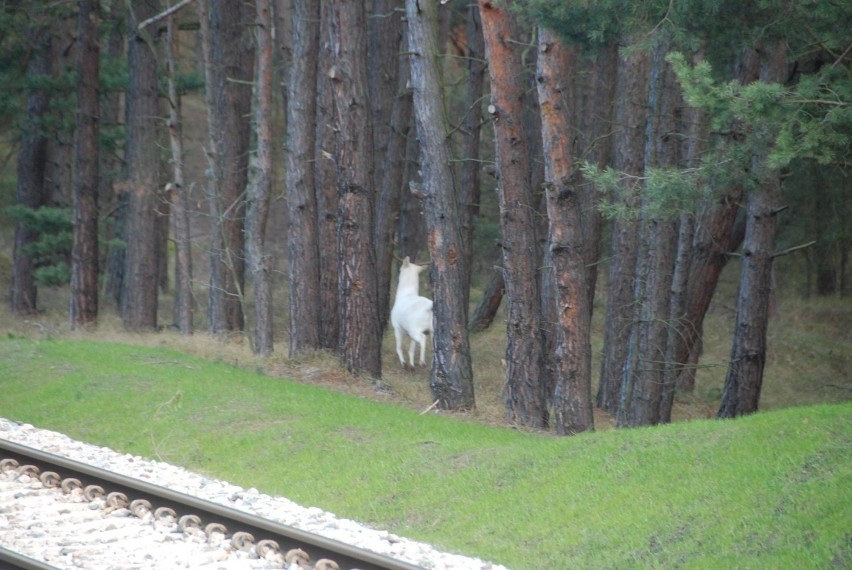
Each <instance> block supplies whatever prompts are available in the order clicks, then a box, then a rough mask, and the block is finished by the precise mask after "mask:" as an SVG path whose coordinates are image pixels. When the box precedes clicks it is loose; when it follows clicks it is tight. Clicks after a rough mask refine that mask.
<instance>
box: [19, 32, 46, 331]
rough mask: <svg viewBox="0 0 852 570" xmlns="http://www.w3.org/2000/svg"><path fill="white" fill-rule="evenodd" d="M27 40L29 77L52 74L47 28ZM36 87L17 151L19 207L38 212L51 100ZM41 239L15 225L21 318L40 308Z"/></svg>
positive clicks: (43, 192) (43, 185) (42, 193)
mask: <svg viewBox="0 0 852 570" xmlns="http://www.w3.org/2000/svg"><path fill="white" fill-rule="evenodd" d="M27 40H28V42H29V43H30V44H31V45H32V48H33V53H32V55H31V57H30V60H29V62H28V63H27V76H28V77H29V78H30V79H32V80H36V79H38V78H42V77H44V76H48V75H50V73H51V52H52V49H51V35H50V32H49V30H48V28H46V27H40V26H34V27H32V28H30V29H29V30H27ZM33 85H34V86H33V87H32V88H31V90H30V91H29V93H28V95H27V110H26V119H25V122H24V132H23V133H22V136H21V144H20V148H19V150H18V163H17V174H18V185H17V193H16V200H15V201H16V204H18V205H20V206H24V207H26V208H31V209H38V208H40V207H42V206H46V205H47V204H48V202H49V197H50V193H49V187H48V185H47V183H46V180H45V171H46V170H47V152H48V141H47V137H46V136H45V134H44V133H43V132H42V130H41V128H40V126H39V125H40V123H41V121H42V119H43V118H44V116H45V115H46V114H47V112H48V109H49V104H50V97H49V95H48V92H47V89H46V88H45V87H37V85H39V82H38V81H33ZM36 240H38V232H37V231H36V230H34V229H31V228H29V227H27V226H26V225H25V224H24V223H22V222H18V223H17V224H16V225H15V244H14V248H13V253H12V288H11V291H10V295H9V308H10V309H11V311H12V312H13V313H15V314H18V315H29V314H33V313H35V312H36V310H37V309H38V305H37V300H38V287H37V286H36V281H35V262H34V261H33V256H32V254H31V253H29V252H28V251H27V246H29V245H30V244H32V243H33V242H35V241H36Z"/></svg>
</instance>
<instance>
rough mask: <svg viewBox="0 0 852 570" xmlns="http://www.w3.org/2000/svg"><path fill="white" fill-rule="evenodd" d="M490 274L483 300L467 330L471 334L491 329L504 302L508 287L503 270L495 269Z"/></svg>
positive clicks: (475, 310) (500, 268)
mask: <svg viewBox="0 0 852 570" xmlns="http://www.w3.org/2000/svg"><path fill="white" fill-rule="evenodd" d="M490 273H491V275H490V277H489V278H488V282H487V283H486V284H485V290H484V291H483V292H482V299H481V300H480V301H479V304H478V305H477V306H476V308H475V309H474V310H473V315H472V316H471V317H470V324H469V325H468V327H467V328H468V330H469V331H470V332H471V333H477V332H482V331H484V330H486V329H487V328H488V327H490V326H491V323H492V322H494V317H496V316H497V311H498V310H499V309H500V303H502V302H503V293H504V289H505V287H506V284H505V283H504V282H503V268H502V267H495V268H494V270H493V271H491V272H490Z"/></svg>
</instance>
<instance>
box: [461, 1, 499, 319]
mask: <svg viewBox="0 0 852 570" xmlns="http://www.w3.org/2000/svg"><path fill="white" fill-rule="evenodd" d="M465 37H466V38H467V54H466V56H467V89H466V91H465V97H466V99H465V103H466V113H465V116H464V121H463V125H464V129H463V131H464V140H463V142H462V148H463V150H462V157H463V162H462V164H461V168H460V171H459V183H460V184H459V224H460V227H461V239H462V242H461V243H462V259H463V260H465V262H464V263H463V264H462V265H463V267H462V285H463V289H462V291H463V295H464V300H463V303H462V304H463V305H464V307H465V308H467V307H468V305H469V303H470V285H471V280H472V272H473V267H474V247H473V240H474V234H475V230H476V218H477V216H478V215H479V202H480V194H481V191H480V186H481V183H482V181H481V176H480V173H481V163H480V160H479V159H480V151H479V148H480V139H481V136H480V133H481V131H482V122H483V121H482V110H483V109H482V100H483V97H482V93H483V88H484V87H485V73H486V71H487V70H488V66H487V64H486V62H485V39H484V38H483V37H482V20H481V18H480V17H479V6H477V5H476V4H475V3H471V4H470V5H469V6H468V7H467V24H466V28H465ZM501 290H502V285H501ZM497 305H498V306H499V302H498V303H497Z"/></svg>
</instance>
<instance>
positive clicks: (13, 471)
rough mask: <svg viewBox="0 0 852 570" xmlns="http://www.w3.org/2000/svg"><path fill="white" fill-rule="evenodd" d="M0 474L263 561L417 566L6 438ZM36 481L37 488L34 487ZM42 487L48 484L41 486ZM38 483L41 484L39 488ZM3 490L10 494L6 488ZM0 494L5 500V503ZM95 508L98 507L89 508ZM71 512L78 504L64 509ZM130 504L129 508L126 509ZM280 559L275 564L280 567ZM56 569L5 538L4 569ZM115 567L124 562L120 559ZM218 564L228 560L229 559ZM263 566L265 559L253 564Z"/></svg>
mask: <svg viewBox="0 0 852 570" xmlns="http://www.w3.org/2000/svg"><path fill="white" fill-rule="evenodd" d="M0 478H2V479H6V480H11V479H20V480H22V481H23V482H24V483H28V486H27V487H26V488H27V489H29V491H27V492H22V491H18V492H16V493H15V495H14V496H16V497H19V498H17V499H15V500H24V499H23V498H24V497H25V496H27V495H42V494H45V493H52V494H54V495H56V496H60V495H63V494H64V495H69V494H77V495H81V494H82V495H83V497H84V498H85V500H87V501H91V502H96V503H97V504H98V505H99V506H101V507H102V508H104V509H107V510H110V511H116V510H120V511H122V512H127V516H129V517H135V518H139V519H144V520H146V521H148V522H149V523H150V524H151V525H155V524H158V523H162V522H165V523H167V524H172V525H175V524H176V528H177V529H179V530H180V531H181V532H182V533H183V534H186V535H188V536H191V537H193V539H194V540H195V541H196V542H197V541H198V540H203V539H204V538H206V539H208V540H214V539H215V540H227V541H229V547H230V548H229V549H230V550H231V551H232V552H235V553H241V555H242V556H243V558H254V559H258V560H264V561H266V562H265V563H268V565H265V566H263V567H266V568H271V567H279V568H287V569H290V568H293V569H295V568H304V569H309V568H312V569H316V570H333V569H340V570H355V569H358V570H415V569H417V568H421V567H420V566H415V565H413V564H410V563H408V562H404V561H401V560H397V559H395V558H391V557H389V556H385V555H382V554H378V553H375V552H372V551H369V550H364V549H361V548H358V547H354V546H351V545H348V544H345V543H342V542H339V541H336V540H331V539H328V538H326V537H323V536H319V535H316V534H313V533H309V532H306V531H304V530H301V529H298V528H294V527H291V526H287V525H284V524H281V523H278V522H275V521H271V520H268V519H264V518H260V517H258V516H255V515H252V514H250V513H246V512H242V511H239V510H236V509H232V508H229V507H227V506H225V505H220V504H217V503H213V502H209V501H205V500H203V499H199V498H197V497H193V496H190V495H186V494H183V493H179V492H176V491H173V490H171V489H168V488H165V487H159V486H157V485H153V484H151V483H148V482H145V481H141V480H138V479H134V478H131V477H127V476H124V475H121V474H118V473H114V472H111V471H106V470H103V469H100V468H97V467H94V466H91V465H87V464H84V463H79V462H77V461H73V460H71V459H68V458H65V457H61V456H58V455H54V454H51V453H46V452H44V451H41V450H38V449H34V448H31V447H27V446H25V445H21V444H19V443H15V442H11V441H7V440H4V439H0ZM36 488H37V489H36ZM42 488H43V489H44V491H42ZM33 489H36V490H33ZM4 496H5V495H4ZM2 501H3V500H2V499H0V507H2ZM87 508H88V509H89V510H93V507H87ZM65 510H66V511H68V512H70V511H71V510H73V509H69V508H66V509H65ZM128 511H129V512H128ZM276 565H277V566H276ZM7 567H8V568H25V569H37V570H41V569H45V568H52V566H50V565H49V564H45V563H44V562H41V561H39V560H36V559H30V558H29V557H28V556H27V555H25V554H22V553H20V552H15V551H11V550H7V549H5V548H3V547H2V545H0V568H7ZM116 567H121V566H120V565H117V566H116ZM220 567H227V566H225V565H224V564H223V565H221V566H220ZM255 567H261V566H255Z"/></svg>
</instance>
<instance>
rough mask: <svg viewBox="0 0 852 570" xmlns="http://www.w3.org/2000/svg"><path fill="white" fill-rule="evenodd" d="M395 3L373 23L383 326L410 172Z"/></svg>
mask: <svg viewBox="0 0 852 570" xmlns="http://www.w3.org/2000/svg"><path fill="white" fill-rule="evenodd" d="M396 4H397V2H394V1H392V0H374V2H373V17H372V18H371V21H370V25H369V32H370V37H369V44H368V52H369V53H368V56H367V57H368V60H369V61H370V68H369V71H370V88H371V89H370V101H371V103H372V116H373V126H374V129H373V149H374V153H375V154H374V157H373V160H374V162H373V171H374V172H375V179H376V180H375V181H376V184H377V185H378V196H377V199H376V218H375V231H374V234H373V243H374V244H375V247H376V288H377V291H378V306H379V326H380V327H381V329H380V330H381V333H382V334H383V333H384V330H385V327H386V326H387V322H388V319H389V318H390V289H391V274H392V266H393V255H394V246H395V244H396V240H395V236H394V234H395V232H396V228H397V220H398V219H399V211H400V198H401V195H402V190H403V185H404V178H405V175H406V173H407V171H406V149H407V147H408V140H407V139H408V133H409V129H410V126H411V90H410V89H409V88H408V82H409V78H410V73H409V71H408V61H407V60H406V58H404V57H400V53H399V52H400V45H401V42H402V35H403V25H402V14H401V13H398V12H396V11H395V6H396Z"/></svg>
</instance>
